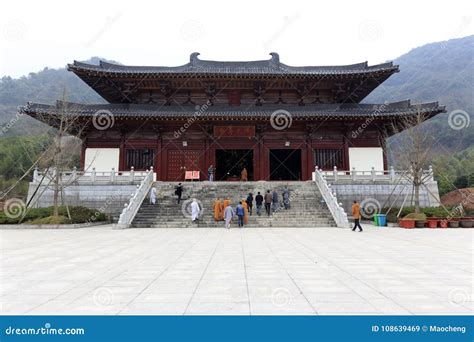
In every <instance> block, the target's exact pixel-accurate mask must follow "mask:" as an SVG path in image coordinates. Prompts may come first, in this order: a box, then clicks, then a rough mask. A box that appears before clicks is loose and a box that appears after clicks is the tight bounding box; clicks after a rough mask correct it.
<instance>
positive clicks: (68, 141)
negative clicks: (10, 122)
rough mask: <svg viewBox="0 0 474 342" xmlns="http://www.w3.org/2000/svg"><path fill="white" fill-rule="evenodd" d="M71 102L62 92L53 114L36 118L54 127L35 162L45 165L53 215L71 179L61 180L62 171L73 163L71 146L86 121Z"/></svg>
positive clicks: (78, 136)
mask: <svg viewBox="0 0 474 342" xmlns="http://www.w3.org/2000/svg"><path fill="white" fill-rule="evenodd" d="M77 113H78V110H77V108H75V105H73V104H69V103H67V102H66V91H64V93H63V98H62V100H61V101H58V102H57V104H56V112H55V113H48V112H46V113H39V114H38V115H37V119H39V120H41V121H43V122H44V123H46V124H48V125H49V126H51V127H54V129H52V130H51V134H52V143H51V145H50V146H48V148H47V150H46V153H44V154H43V155H42V156H41V158H40V160H39V163H38V164H39V165H40V166H41V167H42V168H45V169H46V170H47V171H46V173H45V178H46V180H47V185H46V187H47V188H49V189H51V190H52V192H53V215H54V216H58V215H59V197H60V195H61V194H62V193H63V191H64V189H65V188H66V187H67V186H69V185H70V184H71V183H72V182H74V181H75V180H76V179H74V178H75V177H74V175H71V177H68V179H62V177H63V172H64V171H67V170H71V169H72V168H73V166H74V164H75V163H76V162H77V159H76V158H75V154H74V153H71V152H72V151H73V150H74V148H76V147H77V146H78V145H80V142H81V140H80V139H81V136H82V132H83V130H84V129H85V128H86V127H87V123H85V122H83V121H81V120H80V116H79V115H78V114H77Z"/></svg>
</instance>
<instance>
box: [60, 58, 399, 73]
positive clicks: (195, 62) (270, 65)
mask: <svg viewBox="0 0 474 342" xmlns="http://www.w3.org/2000/svg"><path fill="white" fill-rule="evenodd" d="M198 55H199V53H198V52H194V53H192V54H191V56H190V61H189V63H186V64H184V65H181V66H175V67H167V66H127V65H120V64H112V63H107V62H102V61H101V62H100V64H99V65H94V64H87V63H82V62H78V61H74V63H73V64H68V70H71V71H73V72H81V71H86V72H87V71H92V72H99V73H106V74H139V75H152V74H157V75H171V74H185V75H191V74H209V75H301V76H308V75H309V76H322V75H351V74H371V73H377V72H384V73H385V72H387V73H394V72H398V65H393V63H392V62H388V63H383V64H378V65H373V66H368V64H367V62H364V63H358V64H352V65H343V66H299V67H295V66H289V65H286V64H283V63H281V62H280V58H279V56H278V54H277V53H275V52H272V53H271V54H270V55H271V56H272V57H271V58H270V59H269V60H259V61H249V62H220V61H208V60H201V59H199V58H198Z"/></svg>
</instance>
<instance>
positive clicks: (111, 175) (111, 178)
mask: <svg viewBox="0 0 474 342" xmlns="http://www.w3.org/2000/svg"><path fill="white" fill-rule="evenodd" d="M110 181H111V182H115V168H114V167H113V168H112V172H111V173H110Z"/></svg>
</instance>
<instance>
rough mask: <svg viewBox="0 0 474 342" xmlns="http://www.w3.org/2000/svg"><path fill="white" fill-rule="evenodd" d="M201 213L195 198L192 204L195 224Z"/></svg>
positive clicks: (192, 216)
mask: <svg viewBox="0 0 474 342" xmlns="http://www.w3.org/2000/svg"><path fill="white" fill-rule="evenodd" d="M200 212H201V208H199V204H198V202H197V201H196V199H195V198H193V201H192V203H191V219H192V221H193V222H196V221H198V220H199V213H200Z"/></svg>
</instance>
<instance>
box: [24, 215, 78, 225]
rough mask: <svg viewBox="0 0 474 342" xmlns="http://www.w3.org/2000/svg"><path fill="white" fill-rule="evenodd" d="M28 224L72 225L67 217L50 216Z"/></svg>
mask: <svg viewBox="0 0 474 342" xmlns="http://www.w3.org/2000/svg"><path fill="white" fill-rule="evenodd" d="M25 223H26V224H67V223H71V221H69V219H68V218H67V217H66V216H48V217H43V218H38V219H36V220H33V221H28V222H25Z"/></svg>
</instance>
